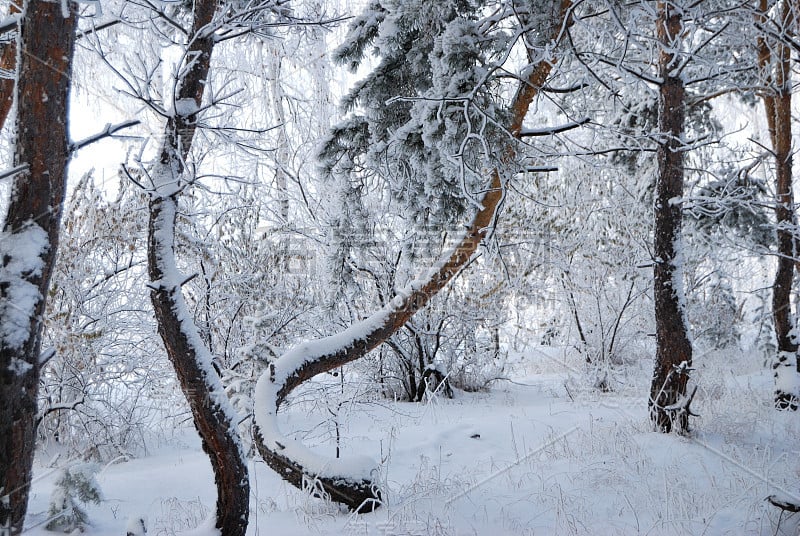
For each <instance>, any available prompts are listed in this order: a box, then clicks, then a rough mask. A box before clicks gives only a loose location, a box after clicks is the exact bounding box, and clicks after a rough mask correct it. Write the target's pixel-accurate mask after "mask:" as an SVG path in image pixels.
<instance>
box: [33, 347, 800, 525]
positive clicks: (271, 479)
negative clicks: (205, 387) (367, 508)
mask: <svg viewBox="0 0 800 536" xmlns="http://www.w3.org/2000/svg"><path fill="white" fill-rule="evenodd" d="M513 361H514V362H513V367H511V368H510V370H511V371H512V372H511V373H510V377H509V380H510V381H497V382H494V384H493V387H492V389H491V390H490V391H488V392H479V393H464V392H457V393H456V397H455V398H454V399H452V400H449V399H445V398H443V397H441V396H435V397H432V398H429V399H428V400H427V402H426V403H424V404H414V403H404V402H394V401H387V400H381V399H378V398H374V397H373V398H370V397H369V394H368V393H369V389H367V388H366V387H365V384H363V383H361V384H359V385H357V386H355V387H352V388H350V387H347V386H345V388H344V389H342V387H341V384H340V383H339V380H338V379H335V378H331V377H323V378H320V379H319V380H317V381H315V382H314V383H313V384H310V385H308V386H304V387H303V388H301V389H302V390H299V392H298V395H297V398H296V400H295V402H294V403H293V404H292V405H291V406H290V407H289V408H288V409H287V411H286V412H285V413H283V414H282V415H281V416H280V419H281V420H282V424H281V426H282V427H283V428H284V429H285V430H295V431H299V432H297V434H296V435H297V437H298V438H301V439H303V441H305V442H306V444H308V446H310V447H311V448H313V449H315V450H317V451H319V452H322V453H325V454H327V455H335V451H336V447H337V445H338V447H339V449H340V451H341V453H342V455H353V454H365V455H369V456H373V457H375V458H377V459H380V460H381V471H382V474H381V483H382V488H383V491H384V497H385V501H386V504H385V505H384V506H383V507H382V508H381V509H380V510H378V511H376V512H375V513H372V514H367V515H363V516H354V515H351V514H349V513H347V512H346V511H344V510H342V509H341V508H340V507H339V506H336V505H332V504H330V503H325V502H324V501H321V500H318V499H314V498H311V497H309V496H308V495H306V494H303V493H301V492H298V491H297V490H294V489H293V488H291V487H289V486H287V485H286V484H285V483H283V482H282V481H281V480H280V479H279V478H278V477H277V476H276V475H275V474H274V473H272V472H271V471H269V470H268V469H267V468H266V467H265V466H264V464H263V463H261V462H260V461H258V460H254V461H253V462H251V464H250V467H251V480H252V489H253V495H252V497H251V523H250V529H249V532H248V534H252V535H267V534H337V535H338V534H363V535H371V534H375V535H379V534H380V535H383V534H396V535H403V534H405V535H411V534H419V535H423V534H424V535H428V534H434V535H435V534H440V535H451V534H452V535H460V534H490V535H492V536H497V535H502V534H509V535H511V534H514V535H525V534H537V535H538V534H545V535H547V534H557V535H569V534H598V535H615V534H619V535H627V534H649V535H676V534H678V535H682V534H687V535H692V534H696V535H717V534H730V535H739V534H753V535H764V536H767V535H774V534H785V535H788V534H797V531H798V516H799V515H798V514H795V515H794V516H789V515H787V514H785V513H784V514H783V515H781V512H780V511H779V510H778V509H777V508H775V507H774V506H772V505H770V504H769V503H768V502H766V501H765V498H766V497H767V496H769V495H773V494H779V495H782V496H784V497H787V496H788V497H789V498H794V499H795V500H797V501H800V497H799V496H800V456H798V454H800V452H798V449H800V447H799V446H798V441H797V438H798V437H800V422H798V418H799V417H800V415H798V414H796V413H780V412H777V411H775V410H774V409H772V384H771V381H772V380H771V378H772V375H771V371H770V370H766V369H764V368H762V366H761V365H762V360H761V359H760V358H758V357H757V356H753V355H747V354H744V353H742V352H724V353H723V352H717V353H707V354H702V355H698V357H697V359H696V371H695V376H694V377H695V380H696V381H697V383H698V386H699V390H698V395H697V397H696V402H695V410H696V411H697V412H698V413H700V415H701V417H699V418H698V419H695V420H694V432H693V433H692V434H691V435H690V436H687V437H684V436H677V435H663V434H658V433H655V432H653V431H652V430H651V429H650V425H649V422H648V418H647V407H646V406H647V404H646V390H647V386H648V385H649V374H650V371H651V366H652V363H651V362H650V361H649V360H642V361H641V362H639V363H637V364H632V365H628V366H627V368H626V369H625V370H613V371H612V374H614V375H615V376H614V377H613V378H612V379H613V380H614V383H613V385H615V386H616V389H615V390H614V391H611V392H601V391H598V390H596V389H593V388H592V378H591V372H592V371H591V370H588V369H587V368H586V367H585V366H584V364H583V363H582V361H581V358H580V357H576V356H575V355H573V354H572V353H571V352H570V351H569V350H563V349H555V348H536V349H533V350H531V351H528V352H525V353H524V354H523V355H521V356H518V357H516V358H515V359H514V360H513ZM350 379H356V378H355V375H354V374H351V375H350ZM356 393H358V396H357V397H356V398H357V399H358V400H359V402H358V403H355V402H353V400H354V395H355V394H356ZM337 429H338V431H339V441H338V443H337V440H336V430H337ZM190 432H191V431H187V437H191V433H190ZM187 444H188V446H187ZM38 472H39V473H41V474H44V472H45V469H44V468H40V469H39V470H38ZM99 481H100V486H101V487H102V488H103V490H104V493H105V497H106V501H105V502H104V503H102V504H101V505H99V506H93V505H90V506H89V507H88V508H87V511H88V513H89V518H90V520H93V522H94V525H93V526H91V527H89V529H88V530H87V533H88V534H101V535H105V534H122V533H123V532H122V530H123V529H122V527H124V522H125V519H126V517H128V516H131V515H140V514H141V515H146V516H147V517H148V518H149V519H150V520H151V522H152V527H150V532H149V533H151V534H164V535H172V534H180V533H181V532H180V531H181V530H183V529H188V528H190V527H191V526H193V525H196V524H200V523H201V522H202V520H203V519H204V518H206V517H207V516H208V515H209V514H210V513H211V512H213V504H214V489H213V485H212V482H213V478H212V476H211V474H210V468H209V466H208V462H207V461H206V460H205V457H204V455H203V453H202V451H201V450H200V448H199V444H198V442H197V441H196V440H187V441H186V442H185V443H184V444H183V445H182V446H174V447H169V448H162V449H161V450H160V451H158V452H157V453H155V454H154V455H152V456H150V457H148V458H141V459H138V460H132V461H130V462H127V463H122V464H118V465H114V466H112V467H109V468H108V469H107V470H106V471H105V472H104V473H103V474H102V475H101V478H99ZM51 489H52V479H48V478H42V479H40V480H37V481H36V482H35V484H34V494H33V499H32V502H31V509H30V511H31V514H30V521H31V525H33V524H35V521H37V520H38V519H40V518H41V516H42V511H43V510H44V509H45V508H46V504H45V503H44V499H43V498H46V497H49V494H50V491H51ZM197 533H198V532H195V534H197ZM30 534H32V535H34V534H44V531H43V530H42V529H41V528H36V529H34V530H32V531H31V532H30Z"/></svg>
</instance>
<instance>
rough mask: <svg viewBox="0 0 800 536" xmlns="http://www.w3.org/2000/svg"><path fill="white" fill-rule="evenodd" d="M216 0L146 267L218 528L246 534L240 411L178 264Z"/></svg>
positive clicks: (188, 57) (176, 131) (193, 61)
mask: <svg viewBox="0 0 800 536" xmlns="http://www.w3.org/2000/svg"><path fill="white" fill-rule="evenodd" d="M216 12H217V2H216V0H196V1H195V3H194V21H193V25H192V33H191V36H192V37H191V40H190V42H189V46H188V50H187V51H186V54H185V55H184V58H185V62H186V64H185V65H182V69H181V72H182V73H183V76H182V78H181V79H180V80H179V81H178V86H177V90H176V94H175V103H176V113H175V115H174V116H172V117H171V118H170V119H169V120H168V122H167V126H166V129H165V132H164V141H163V144H162V146H161V152H160V156H159V160H158V162H157V163H156V165H155V167H154V169H153V170H152V171H151V177H152V179H153V182H154V186H155V191H154V192H153V193H152V197H151V200H150V222H149V226H148V251H147V267H148V274H149V276H150V280H151V281H152V284H151V287H152V289H153V290H152V292H151V293H150V299H151V301H152V303H153V308H154V310H155V315H156V319H157V321H158V332H159V334H160V335H161V339H162V340H163V341H164V347H165V348H166V351H167V355H168V356H169V359H170V361H171V362H172V365H173V367H174V368H175V372H176V374H177V376H178V381H179V382H180V385H181V389H182V390H183V393H184V395H185V396H186V400H187V401H188V402H189V406H190V408H191V411H192V416H193V417H194V424H195V427H196V428H197V431H198V432H199V434H200V438H201V440H202V445H203V450H204V451H205V452H206V454H208V456H209V459H210V461H211V467H212V469H213V471H214V481H215V483H216V487H217V505H216V527H217V528H218V529H219V530H220V532H221V533H222V534H223V535H225V536H237V535H241V536H243V535H244V534H245V532H246V530H247V523H248V517H249V501H250V483H249V478H248V472H247V462H246V459H245V456H244V450H243V448H242V444H241V440H240V438H239V434H238V432H237V426H238V422H237V418H236V412H235V411H234V410H233V407H232V405H231V403H230V401H229V400H228V398H227V395H226V393H225V390H224V388H223V386H222V382H221V381H220V378H219V377H218V376H217V374H216V372H215V370H214V368H213V366H212V358H211V354H210V352H209V350H208V348H207V347H206V346H205V345H204V343H203V341H202V339H201V337H200V335H199V333H198V331H197V327H196V326H195V325H194V323H193V322H192V316H191V315H190V314H189V312H188V308H187V306H186V303H185V301H184V298H183V294H182V293H181V285H182V284H183V283H184V281H182V278H181V276H180V274H179V272H178V268H177V266H176V262H175V244H174V241H175V220H176V215H177V212H178V197H179V195H180V193H181V191H182V188H183V185H185V184H186V182H187V181H186V177H185V176H184V172H185V168H184V162H185V161H186V158H187V156H188V155H189V151H190V149H191V147H192V142H193V141H194V134H195V129H196V127H197V119H198V117H197V116H198V110H199V109H200V106H201V104H202V101H203V93H204V90H205V85H206V80H207V79H208V76H209V70H210V65H211V53H212V52H213V49H214V32H213V31H212V29H211V24H212V22H213V21H214V16H215V13H216Z"/></svg>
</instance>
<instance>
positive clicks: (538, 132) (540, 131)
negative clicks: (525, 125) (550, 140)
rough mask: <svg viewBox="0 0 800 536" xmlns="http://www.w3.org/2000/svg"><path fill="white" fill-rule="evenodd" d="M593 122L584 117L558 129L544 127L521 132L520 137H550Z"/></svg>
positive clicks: (557, 127)
mask: <svg viewBox="0 0 800 536" xmlns="http://www.w3.org/2000/svg"><path fill="white" fill-rule="evenodd" d="M589 121H591V119H590V118H588V117H583V118H581V119H578V120H577V121H571V122H569V123H566V124H564V125H559V126H556V127H544V128H529V129H523V130H520V132H519V135H520V136H521V137H523V138H526V137H534V136H550V135H552V134H560V133H562V132H566V131H568V130H572V129H575V128H578V127H581V126H583V125H585V124H586V123H588V122H589Z"/></svg>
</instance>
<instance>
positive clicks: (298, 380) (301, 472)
mask: <svg viewBox="0 0 800 536" xmlns="http://www.w3.org/2000/svg"><path fill="white" fill-rule="evenodd" d="M571 8H572V1H571V0H561V1H560V2H558V14H557V19H556V20H554V24H553V26H552V34H551V35H550V36H548V37H549V38H550V41H551V42H558V41H559V40H560V37H561V35H562V33H563V31H564V29H565V28H566V26H567V25H568V24H569V14H570V10H571ZM554 65H555V58H553V57H547V58H544V59H542V60H540V61H539V62H538V63H536V65H534V66H533V68H532V69H531V70H530V72H529V74H528V76H527V78H526V79H525V80H523V81H522V82H521V83H520V86H519V88H518V90H517V92H516V94H515V96H514V99H513V100H512V102H511V105H510V112H511V120H510V125H509V127H508V130H509V131H510V132H511V134H512V136H513V137H514V138H515V139H519V137H520V133H521V131H522V123H523V121H524V119H525V115H526V114H527V113H528V109H529V108H530V105H531V103H532V102H533V99H534V98H535V97H536V96H537V95H538V93H539V91H540V90H541V88H543V87H544V84H545V81H546V80H547V78H548V76H549V75H550V72H551V71H552V69H553V66H554ZM515 155H516V150H515V147H514V144H513V143H511V142H510V143H508V145H507V146H506V147H505V148H504V150H503V163H504V164H507V165H511V163H512V162H513V160H514V158H515ZM500 173H501V172H500V170H498V169H495V170H494V171H493V172H492V174H491V181H490V185H489V188H488V189H487V190H486V192H485V193H484V196H483V198H482V199H481V209H480V210H479V211H478V212H477V213H476V214H475V216H474V217H473V219H472V222H471V223H470V225H469V227H468V229H467V231H466V233H465V235H464V237H463V239H462V240H461V242H460V243H459V244H458V246H456V247H455V248H454V250H453V251H452V253H451V254H450V256H449V257H448V258H447V260H446V261H445V262H444V263H443V264H442V265H441V267H440V268H439V269H438V270H437V271H436V272H435V273H433V274H432V275H430V276H429V277H428V278H427V279H426V280H424V281H423V282H421V283H418V285H416V286H412V287H410V288H409V289H407V292H405V293H401V294H399V295H398V296H396V297H395V298H394V299H393V300H392V301H391V302H390V304H389V305H387V306H386V307H384V308H383V309H381V310H380V311H378V312H377V313H375V314H373V315H372V316H371V317H369V318H368V319H367V320H365V321H363V322H361V323H359V324H356V325H354V326H351V327H350V328H348V329H347V330H345V331H344V332H342V333H340V334H339V335H340V337H341V338H344V339H346V340H347V341H348V342H347V344H339V345H338V346H337V347H335V348H334V349H333V350H330V351H326V352H324V353H322V354H320V355H313V356H309V355H306V356H304V357H305V359H304V360H303V361H302V363H301V364H299V365H297V364H295V363H294V359H295V358H296V357H297V352H301V353H302V352H303V351H304V349H303V347H299V348H296V349H294V350H291V351H290V352H289V353H288V354H285V355H284V356H282V357H281V358H279V359H278V360H277V361H275V362H274V363H273V364H272V366H271V368H270V371H269V372H267V373H265V374H263V375H262V376H261V378H260V379H259V381H258V385H257V387H256V392H257V395H256V397H257V400H256V404H264V405H267V406H269V405H271V406H272V407H265V408H262V409H263V410H265V411H266V412H267V413H268V414H269V415H270V418H271V419H274V417H275V414H276V412H277V410H278V409H279V408H280V406H281V405H282V404H283V402H284V401H285V400H286V397H287V396H288V395H289V393H291V391H292V390H293V389H295V388H296V387H297V386H299V385H300V384H302V383H303V382H305V381H306V380H308V379H310V378H312V377H314V376H316V375H317V374H321V373H323V372H328V371H331V370H333V369H335V368H338V367H340V366H342V365H345V364H347V363H350V362H352V361H355V360H356V359H359V358H361V357H363V356H364V355H366V354H367V353H368V352H370V351H371V350H373V349H375V348H377V347H378V346H379V345H381V344H382V343H383V342H385V341H386V340H387V339H388V338H389V337H390V336H391V335H392V334H394V333H395V332H396V331H398V330H399V329H401V328H402V327H403V326H404V325H405V323H406V322H407V321H408V320H409V319H410V318H411V317H412V316H413V315H414V313H416V312H417V311H419V310H420V309H422V308H423V307H425V305H426V304H427V303H428V301H429V300H430V299H431V298H432V297H433V296H435V295H436V293H438V292H439V291H440V290H441V289H442V288H444V286H445V285H447V283H448V282H449V281H450V280H451V279H452V278H453V277H454V276H455V275H456V274H457V273H458V272H459V271H460V270H461V269H462V268H463V267H464V266H465V265H466V264H467V263H468V262H469V260H470V259H471V258H472V256H473V254H474V253H475V251H476V250H477V249H478V246H479V245H480V243H481V241H482V240H483V238H484V237H485V236H486V233H487V230H488V229H489V227H490V226H491V225H492V223H493V222H494V219H495V216H496V213H497V210H498V207H499V206H500V202H501V200H502V198H503V181H502V178H501V175H500ZM364 326H368V329H363V328H364ZM350 334H352V336H349V337H348V335H350ZM323 341H325V339H323ZM284 367H285V368H286V370H283V368H284ZM260 395H263V396H260ZM260 413H261V412H260V411H259V410H258V408H257V409H256V412H255V414H256V419H255V423H254V431H253V432H254V433H253V436H254V441H255V444H256V447H257V449H258V451H259V452H260V454H261V456H262V457H263V458H264V460H265V461H266V462H267V463H268V464H269V465H270V467H272V469H274V470H275V471H276V472H277V473H278V474H279V475H280V476H281V477H282V478H284V479H286V480H287V481H288V482H289V483H290V484H292V485H294V486H296V487H298V488H301V487H302V484H303V483H304V482H315V483H317V484H319V485H320V486H321V487H322V488H323V490H324V491H325V493H326V494H327V495H328V496H329V497H330V499H331V500H332V501H335V502H340V503H343V504H345V505H347V506H348V507H349V508H350V509H352V510H354V511H356V512H359V513H362V512H368V511H372V510H373V509H374V508H375V507H377V505H379V504H380V499H381V496H380V492H379V491H378V490H377V488H376V487H375V485H374V484H373V483H372V482H371V481H369V480H364V479H358V480H355V481H353V480H349V479H347V478H346V475H342V477H341V478H327V477H326V478H320V477H319V475H316V474H314V472H313V471H310V470H309V469H308V468H306V467H304V466H303V465H302V464H301V463H299V462H298V461H296V460H293V459H291V458H290V457H289V456H288V455H287V454H286V453H284V452H282V450H284V449H283V448H282V446H281V445H280V443H278V442H275V444H269V443H270V442H269V441H268V440H266V439H265V437H263V434H262V428H266V427H268V426H271V425H272V424H273V423H272V422H270V423H267V422H259V420H260V418H259V415H260Z"/></svg>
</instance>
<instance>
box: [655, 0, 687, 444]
mask: <svg viewBox="0 0 800 536" xmlns="http://www.w3.org/2000/svg"><path fill="white" fill-rule="evenodd" d="M682 29H683V22H682V19H681V10H680V9H679V8H677V7H676V6H675V5H674V4H673V3H671V2H659V3H658V18H657V21H656V34H657V37H658V40H659V42H660V44H661V52H660V55H659V62H658V67H659V77H660V79H661V85H660V87H659V100H658V106H659V109H658V117H659V131H660V134H659V136H660V139H659V144H658V152H657V158H658V176H657V177H656V200H655V229H654V235H655V236H654V248H655V270H654V285H655V287H654V298H655V317H656V359H655V372H654V374H653V382H652V384H651V387H650V400H649V408H650V418H651V420H652V421H653V424H654V425H655V427H656V429H658V430H659V431H661V432H669V431H671V430H673V429H675V430H676V431H678V432H686V431H688V428H689V408H688V404H685V403H684V402H685V400H684V399H685V396H686V384H687V381H688V379H689V376H688V369H689V367H691V364H692V344H691V341H690V340H689V328H688V323H687V322H686V316H685V315H686V312H685V310H684V306H683V304H684V302H685V296H684V293H683V281H682V278H683V270H682V266H681V263H682V262H683V253H682V251H681V248H682V244H681V218H682V210H681V201H680V199H681V197H682V196H683V175H684V166H683V147H682V145H683V142H682V140H681V138H682V136H683V130H684V113H685V102H684V98H685V88H684V84H683V80H682V79H681V76H680V74H679V73H677V72H676V70H677V66H678V64H679V63H680V55H679V54H677V53H674V52H672V51H675V50H680V38H681V37H680V36H681V32H682Z"/></svg>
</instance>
